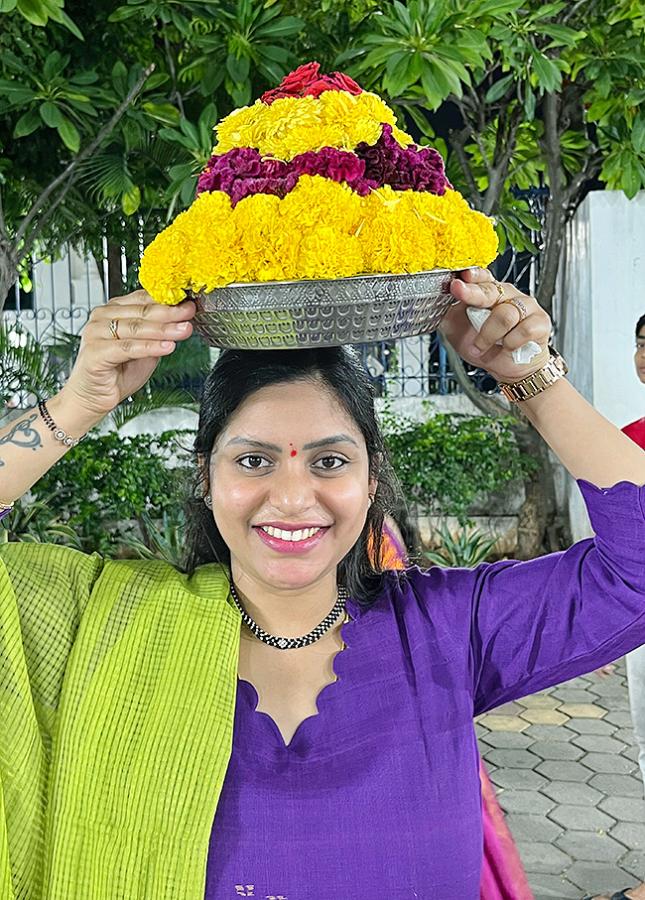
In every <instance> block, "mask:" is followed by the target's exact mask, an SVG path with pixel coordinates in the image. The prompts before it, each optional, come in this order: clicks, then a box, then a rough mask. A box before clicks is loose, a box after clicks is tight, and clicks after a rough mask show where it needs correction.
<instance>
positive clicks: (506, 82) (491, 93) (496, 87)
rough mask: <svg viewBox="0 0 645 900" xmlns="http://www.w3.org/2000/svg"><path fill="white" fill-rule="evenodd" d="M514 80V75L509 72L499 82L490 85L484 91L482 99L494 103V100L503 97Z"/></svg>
mask: <svg viewBox="0 0 645 900" xmlns="http://www.w3.org/2000/svg"><path fill="white" fill-rule="evenodd" d="M514 79H515V74H514V73H513V72H511V73H510V75H505V76H504V77H503V78H500V79H499V81H496V82H495V83H494V84H492V85H491V86H490V87H489V88H488V90H487V91H486V96H485V98H484V99H485V100H486V102H487V103H494V102H495V101H496V100H499V99H500V98H501V97H503V96H504V94H505V93H506V91H507V90H508V88H509V87H510V86H511V84H513V81H514Z"/></svg>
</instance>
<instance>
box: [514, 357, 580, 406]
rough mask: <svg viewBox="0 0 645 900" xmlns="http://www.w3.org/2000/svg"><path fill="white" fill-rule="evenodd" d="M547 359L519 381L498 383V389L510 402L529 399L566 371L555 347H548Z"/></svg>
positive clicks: (562, 375)
mask: <svg viewBox="0 0 645 900" xmlns="http://www.w3.org/2000/svg"><path fill="white" fill-rule="evenodd" d="M549 355H550V357H549V361H548V362H547V363H546V365H544V366H542V368H541V369H538V371H537V372H534V373H533V374H532V375H528V376H527V377H526V378H523V379H522V380H521V381H515V382H512V383H509V384H504V383H500V385H499V389H500V391H501V392H502V394H504V396H505V397H506V398H507V400H510V402H511V403H521V402H522V401H524V400H530V399H531V398H532V397H536V396H537V395H538V394H541V393H542V391H545V390H546V389H547V388H549V387H551V385H552V384H555V382H556V381H559V380H560V379H561V378H564V376H565V375H566V374H567V373H568V371H569V367H568V366H567V364H566V362H565V361H564V359H563V358H562V357H561V356H560V354H559V353H558V351H557V350H556V349H555V347H551V346H550V347H549Z"/></svg>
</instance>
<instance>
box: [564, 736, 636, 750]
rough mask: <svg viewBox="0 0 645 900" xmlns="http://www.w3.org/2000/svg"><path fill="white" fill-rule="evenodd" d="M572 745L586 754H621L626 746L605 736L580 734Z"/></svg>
mask: <svg viewBox="0 0 645 900" xmlns="http://www.w3.org/2000/svg"><path fill="white" fill-rule="evenodd" d="M572 743H573V744H575V745H576V747H582V749H583V750H586V751H587V752H588V753H622V752H623V750H624V749H625V747H626V746H627V745H626V744H624V743H623V742H622V741H617V740H616V738H614V737H609V735H607V734H580V735H578V737H575V738H574V739H573V741H572Z"/></svg>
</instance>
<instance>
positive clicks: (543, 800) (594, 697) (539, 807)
mask: <svg viewBox="0 0 645 900" xmlns="http://www.w3.org/2000/svg"><path fill="white" fill-rule="evenodd" d="M631 726H632V723H631V716H630V713H629V703H628V698H627V684H626V680H625V666H624V662H620V663H619V664H618V667H617V670H616V672H615V673H614V674H613V675H611V676H609V677H607V678H600V677H599V676H598V675H596V674H590V675H588V676H585V677H582V678H576V679H574V680H573V681H569V682H567V683H566V684H562V685H560V686H558V687H557V688H551V689H549V690H547V691H543V692H541V693H539V694H533V695H532V696H530V697H525V698H524V699H522V700H519V701H517V702H516V703H507V704H506V705H505V706H503V707H500V708H499V709H496V710H494V712H493V713H489V714H488V715H485V716H481V717H480V718H479V719H478V721H477V726H476V727H477V734H478V737H479V746H480V751H481V754H482V756H483V758H484V760H485V762H486V765H487V767H488V771H489V773H490V776H491V780H492V781H493V783H494V784H495V785H496V787H497V791H498V799H499V802H500V804H501V806H502V808H503V809H504V811H505V812H506V814H507V821H508V823H509V825H510V827H511V831H512V832H513V836H514V837H515V840H516V842H517V845H518V848H519V850H520V854H521V856H522V861H523V863H524V867H525V869H526V871H527V874H528V878H529V882H530V884H531V887H532V889H533V891H534V893H535V900H547V898H549V900H554V898H557V900H568V898H575V900H581V898H582V897H583V896H584V894H586V893H602V892H609V894H612V893H613V892H614V891H617V890H619V889H621V888H625V887H632V886H633V885H635V884H637V883H638V881H639V880H641V879H645V801H644V800H643V783H642V780H641V777H640V771H639V768H638V763H637V761H636V760H637V755H638V751H637V749H636V746H635V743H634V737H633V731H632V727H631Z"/></svg>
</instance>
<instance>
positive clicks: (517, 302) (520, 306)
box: [495, 297, 529, 325]
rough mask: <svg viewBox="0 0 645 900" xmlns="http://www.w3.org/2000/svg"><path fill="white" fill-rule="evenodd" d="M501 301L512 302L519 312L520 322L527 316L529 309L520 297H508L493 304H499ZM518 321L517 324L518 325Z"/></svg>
mask: <svg viewBox="0 0 645 900" xmlns="http://www.w3.org/2000/svg"><path fill="white" fill-rule="evenodd" d="M502 303H512V304H513V306H514V307H515V309H516V310H517V311H518V312H519V314H520V322H523V321H524V319H525V318H526V317H527V316H528V314H529V311H528V309H527V308H526V303H525V302H524V301H523V300H522V299H521V298H520V297H508V298H507V299H506V300H500V301H499V302H498V303H496V304H495V306H501V305H502ZM520 322H518V323H517V324H518V325H519V324H520Z"/></svg>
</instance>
